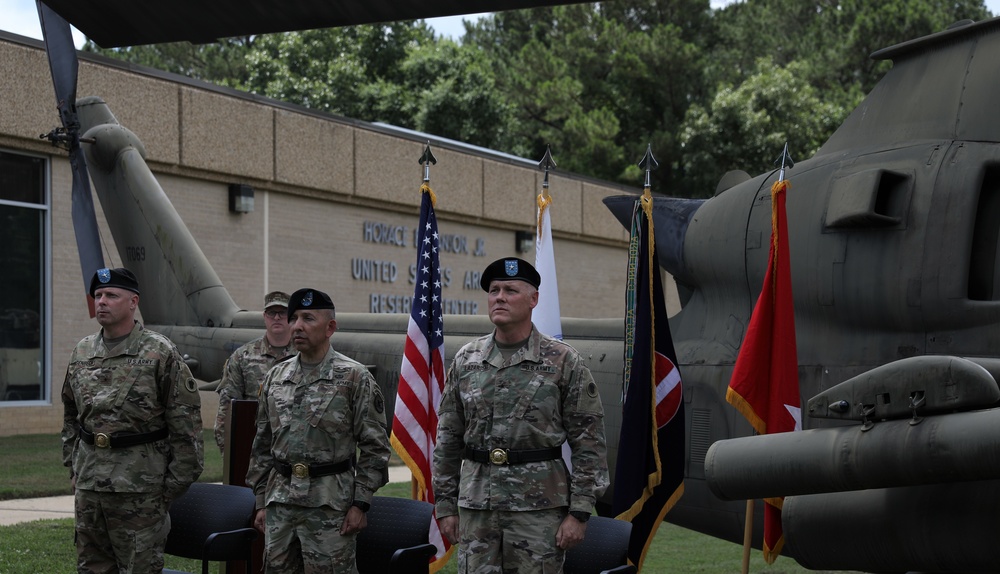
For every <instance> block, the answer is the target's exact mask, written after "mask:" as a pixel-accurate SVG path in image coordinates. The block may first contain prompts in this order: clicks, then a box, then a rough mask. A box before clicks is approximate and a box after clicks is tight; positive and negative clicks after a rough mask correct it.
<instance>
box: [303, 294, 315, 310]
mask: <svg viewBox="0 0 1000 574" xmlns="http://www.w3.org/2000/svg"><path fill="white" fill-rule="evenodd" d="M312 304H313V292H312V291H307V292H306V294H305V295H303V296H302V306H303V307H308V306H310V305H312Z"/></svg>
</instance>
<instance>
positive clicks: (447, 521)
mask: <svg viewBox="0 0 1000 574" xmlns="http://www.w3.org/2000/svg"><path fill="white" fill-rule="evenodd" d="M438 528H439V529H440V530H441V535H442V536H444V537H445V538H446V539H447V540H448V542H449V543H450V544H452V545H453V546H454V545H455V544H458V516H445V517H444V518H438Z"/></svg>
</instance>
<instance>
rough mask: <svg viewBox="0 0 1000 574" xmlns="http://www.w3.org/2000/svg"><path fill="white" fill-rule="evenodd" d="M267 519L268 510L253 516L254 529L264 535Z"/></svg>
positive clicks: (259, 511) (260, 511)
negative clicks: (265, 520)
mask: <svg viewBox="0 0 1000 574" xmlns="http://www.w3.org/2000/svg"><path fill="white" fill-rule="evenodd" d="M266 517H267V510H265V509H263V508H261V509H260V510H258V511H257V512H256V513H254V515H253V527H254V528H256V529H257V531H258V532H260V533H261V534H264V519H265V518H266Z"/></svg>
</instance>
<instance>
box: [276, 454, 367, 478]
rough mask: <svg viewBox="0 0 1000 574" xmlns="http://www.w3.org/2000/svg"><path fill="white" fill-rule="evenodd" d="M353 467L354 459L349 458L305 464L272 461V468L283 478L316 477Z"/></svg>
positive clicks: (345, 470)
mask: <svg viewBox="0 0 1000 574" xmlns="http://www.w3.org/2000/svg"><path fill="white" fill-rule="evenodd" d="M353 467H354V459H353V458H349V459H347V460H342V461H340V462H324V463H320V464H305V463H302V462H297V463H295V464H291V463H287V462H284V461H281V460H276V461H274V469H275V470H277V471H278V474H280V475H282V476H284V477H285V478H291V477H293V476H294V477H295V478H318V477H320V476H328V475H331V474H340V473H342V472H347V471H349V470H351V468H353Z"/></svg>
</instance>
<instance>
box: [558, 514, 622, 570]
mask: <svg viewBox="0 0 1000 574" xmlns="http://www.w3.org/2000/svg"><path fill="white" fill-rule="evenodd" d="M631 535H632V523H631V522H625V521H624V520H616V519H614V518H606V517H603V516H591V517H590V520H588V521H587V533H586V535H584V538H583V542H581V543H580V544H577V545H576V546H574V547H573V548H571V549H570V550H569V552H567V553H566V561H565V562H564V563H563V572H564V573H565V574H612V573H613V574H632V573H634V572H635V566H631V565H629V563H628V539H629V536H631Z"/></svg>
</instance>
